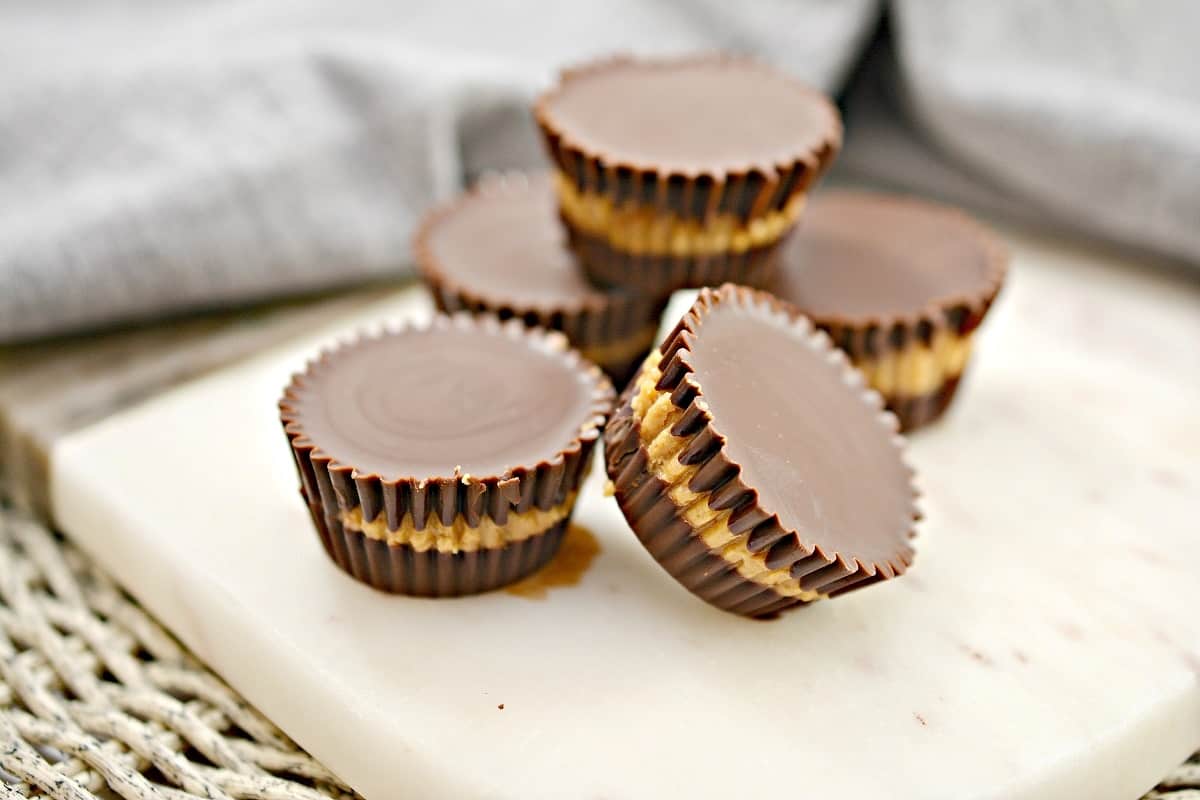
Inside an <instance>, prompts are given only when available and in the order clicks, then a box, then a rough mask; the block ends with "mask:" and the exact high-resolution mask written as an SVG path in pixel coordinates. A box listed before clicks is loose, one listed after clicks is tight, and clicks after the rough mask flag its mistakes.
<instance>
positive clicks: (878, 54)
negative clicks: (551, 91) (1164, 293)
mask: <svg viewBox="0 0 1200 800" xmlns="http://www.w3.org/2000/svg"><path fill="white" fill-rule="evenodd" d="M1196 31H1200V4H1196V3H1195V2H1190V1H1189V0H1158V1H1157V2H1153V3H1135V2H1122V1H1121V0H1066V1H1063V2H1055V3H1045V2H1041V1H1040V0H1009V1H1008V2H1003V3H993V2H955V1H952V0H889V2H883V0H786V1H785V0H760V1H759V2H755V3H746V4H735V3H728V2H724V1H723V0H690V1H689V0H674V1H673V2H672V1H671V0H617V1H616V2H605V3H593V4H582V3H579V4H577V3H553V2H536V0H508V1H507V2H483V1H482V0H477V1H476V2H441V3H429V2H410V1H404V2H401V1H399V0H342V1H341V2H338V3H328V2H312V1H311V0H309V1H308V2H305V1H303V0H251V1H250V2H206V3H195V2H181V1H180V0H155V1H154V2H149V1H146V2H116V1H115V0H96V1H95V2H88V3H70V2H62V1H61V0H56V1H53V2H36V3H11V4H5V5H4V6H3V7H2V8H0V343H12V342H17V341H27V340H31V339H36V338H39V337H46V336H56V335H60V334H65V333H70V332H79V331H91V330H97V329H102V328H106V327H110V326H114V325H118V324H122V323H129V322H136V321H143V320H147V319H157V318H162V317H164V316H170V315H175V314H179V313H182V312H188V311H196V310H204V309H213V308H226V307H231V306H238V305H243V304H250V303H257V302H261V301H264V300H267V299H271V298H278V297H285V296H291V295H297V294H304V293H311V292H314V291H318V290H323V289H327V288H330V287H336V286H349V285H355V284H362V283H364V282H373V281H378V280H390V279H393V278H395V277H397V276H401V275H404V274H406V273H407V272H408V271H409V269H410V265H409V254H408V237H409V234H410V233H411V231H412V228H413V225H414V221H415V220H416V218H417V217H418V216H419V214H420V213H421V212H422V211H423V210H424V209H425V208H426V207H427V206H428V205H429V204H430V203H432V202H435V201H436V200H439V199H443V198H445V197H447V196H448V195H450V194H451V193H453V192H454V191H455V190H456V189H457V188H458V187H460V186H461V185H463V184H464V183H465V182H469V181H470V180H472V179H473V178H474V177H476V176H478V175H479V174H480V173H482V172H484V171H486V170H488V169H500V168H511V167H524V166H538V165H541V164H542V163H543V158H542V154H541V153H540V151H539V146H540V145H539V144H538V142H537V140H536V138H535V135H534V128H533V125H532V121H531V118H530V113H529V110H528V108H529V102H530V100H531V98H532V97H533V96H534V95H535V94H536V93H537V91H538V90H539V89H541V88H543V87H545V86H546V85H548V83H549V82H550V81H551V80H552V79H553V76H554V74H555V72H556V71H557V70H558V69H559V68H560V67H561V66H563V65H565V64H568V63H571V62H576V61H579V60H581V59H586V58H588V57H590V56H594V55H598V54H602V53H608V52H611V51H614V50H626V51H632V52H635V53H650V52H677V51H694V50H711V49H723V50H732V51H738V52H744V53H751V54H754V55H756V56H758V57H760V58H762V59H764V60H767V61H769V62H772V63H774V64H776V65H778V66H780V67H782V68H784V69H785V70H787V71H789V72H792V73H794V74H796V75H799V76H801V77H803V78H805V79H806V80H808V81H810V82H812V83H814V84H816V85H817V86H820V87H821V88H823V89H824V90H825V91H827V92H829V93H830V94H832V95H834V96H835V97H837V98H838V99H839V102H840V103H841V106H842V108H843V112H844V114H845V118H846V127H847V146H846V149H845V151H844V153H843V155H842V156H841V158H840V159H839V162H838V164H837V167H836V169H835V174H834V176H833V179H834V180H853V181H865V182H870V183H874V184H879V185H884V186H890V187H893V188H899V189H904V190H910V191H915V192H920V193H925V194H930V195H933V196H937V197H940V198H942V199H946V200H949V201H951V202H956V203H960V204H963V205H967V206H970V207H972V208H975V209H977V210H982V211H983V212H985V213H988V214H990V215H992V216H996V215H999V216H1001V217H1008V218H1013V219H1018V220H1024V221H1027V222H1033V223H1036V224H1037V225H1040V226H1043V227H1048V228H1050V229H1052V230H1055V231H1060V232H1070V233H1071V234H1072V235H1075V234H1080V235H1084V236H1087V237H1091V238H1095V239H1100V240H1104V241H1106V242H1111V243H1115V244H1117V245H1120V246H1121V247H1122V248H1129V249H1132V250H1134V251H1140V252H1145V253H1153V254H1155V255H1156V256H1166V257H1168V258H1169V259H1170V260H1172V261H1173V262H1175V263H1178V264H1183V265H1185V266H1192V267H1194V266H1196V265H1197V264H1198V263H1200V57H1197V55H1196V51H1195V36H1194V34H1195V32H1196Z"/></svg>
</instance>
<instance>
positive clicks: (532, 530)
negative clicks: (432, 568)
mask: <svg viewBox="0 0 1200 800" xmlns="http://www.w3.org/2000/svg"><path fill="white" fill-rule="evenodd" d="M575 496H576V493H575V492H571V493H570V494H569V495H568V496H567V499H566V500H564V501H563V502H562V503H559V504H558V505H556V506H553V507H552V508H547V509H541V508H531V509H529V510H528V511H523V512H520V513H510V514H509V515H508V521H506V522H505V523H504V524H503V525H501V524H499V523H497V522H496V521H495V520H493V519H491V518H490V517H484V518H483V519H481V520H480V521H479V524H478V525H475V526H470V525H468V524H467V521H466V519H465V518H464V517H463V516H462V515H459V516H457V517H455V518H454V522H453V523H451V524H450V525H446V524H445V523H443V522H442V521H441V520H439V519H436V518H434V519H431V520H430V521H429V522H427V523H426V525H425V527H424V529H422V530H417V528H416V525H415V524H414V523H413V520H412V517H411V516H406V517H404V519H403V520H402V521H401V524H400V527H399V528H397V529H395V530H393V529H391V528H389V527H388V524H387V519H386V518H385V517H384V516H383V515H382V514H380V515H378V516H376V517H375V518H374V519H370V520H364V519H363V515H362V508H361V507H356V508H352V509H350V510H348V511H342V512H341V514H340V521H341V523H342V526H343V527H345V528H346V529H347V530H352V531H359V532H360V533H362V534H363V535H364V536H366V537H368V538H370V539H376V540H378V541H381V542H387V543H388V544H390V545H406V546H408V547H411V548H412V549H414V550H416V551H417V552H419V553H423V552H426V551H428V550H437V551H438V552H439V553H459V552H465V553H470V552H473V551H475V550H480V549H488V548H498V547H504V546H505V545H508V544H511V543H513V542H520V541H524V540H525V539H529V538H531V537H533V536H537V535H538V534H541V533H544V532H546V531H548V530H550V529H551V528H552V527H554V526H555V525H557V524H558V523H559V522H562V521H563V520H564V519H566V518H567V517H569V516H570V515H571V510H572V508H574V506H575Z"/></svg>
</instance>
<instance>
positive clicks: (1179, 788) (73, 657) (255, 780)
mask: <svg viewBox="0 0 1200 800" xmlns="http://www.w3.org/2000/svg"><path fill="white" fill-rule="evenodd" d="M24 797H31V798H53V799H54V800H113V799H114V798H125V799H126V800H193V798H210V799H211V800H226V799H227V798H228V799H229V800H233V799H234V798H238V799H240V798H253V799H254V800H322V799H323V798H342V799H343V800H353V799H354V798H357V797H358V796H357V795H355V794H354V793H353V792H352V791H351V790H350V789H349V788H348V787H347V786H346V785H345V784H344V783H342V782H341V781H339V780H338V779H337V778H336V777H335V776H334V775H333V774H332V773H331V772H329V770H327V769H326V768H325V767H323V766H322V765H321V764H320V763H318V762H317V761H316V760H315V759H313V758H312V756H310V755H308V754H307V753H305V752H304V751H302V750H300V749H299V748H298V747H296V745H295V744H293V743H292V742H291V741H290V740H289V739H288V738H287V737H286V736H284V735H283V734H282V733H281V732H280V731H279V730H278V729H277V728H276V727H275V726H274V725H272V724H271V723H270V722H268V721H267V720H266V718H264V717H263V716H262V715H261V714H259V713H258V712H257V711H255V710H254V709H253V708H251V707H250V706H249V705H248V704H247V703H246V701H245V700H243V699H242V698H241V697H239V696H238V695H237V694H236V693H235V692H234V691H233V690H232V689H230V688H229V687H228V686H226V685H225V684H224V683H222V682H221V681H220V680H219V679H217V678H216V677H215V676H214V675H213V674H212V673H210V672H209V671H208V670H206V669H205V668H204V667H203V666H201V665H200V664H199V663H198V662H197V661H196V660H195V658H193V657H192V656H191V655H190V654H189V653H188V652H187V651H186V650H184V649H183V648H182V647H181V646H180V645H179V643H178V642H176V641H175V640H174V639H173V638H171V636H170V634H168V633H167V632H166V631H165V630H163V629H162V628H161V627H160V626H159V625H158V623H156V622H155V621H154V620H153V619H152V618H151V617H150V616H149V615H148V614H147V613H146V612H145V611H143V610H142V609H141V608H140V607H139V606H138V605H137V604H136V603H135V602H134V601H133V600H132V599H130V598H129V597H128V596H127V595H126V594H124V593H123V592H122V591H121V590H120V589H119V588H118V587H117V586H116V585H114V584H113V583H112V581H111V580H110V579H109V578H108V577H107V576H106V575H105V574H104V573H102V572H100V570H99V569H97V568H96V566H95V565H94V564H92V563H91V561H90V560H89V559H88V558H87V557H86V556H85V555H83V554H82V553H80V552H79V551H78V550H76V549H75V548H74V547H72V546H71V545H70V543H68V542H65V541H63V540H62V539H61V538H59V537H57V536H55V535H54V534H52V533H51V532H50V531H48V530H46V529H45V528H44V527H42V526H41V525H40V524H38V523H35V522H33V521H31V520H30V519H29V518H27V517H25V516H23V515H19V514H17V513H15V512H12V511H10V510H8V509H5V508H0V800H12V799H13V798H24ZM1143 800H1200V753H1197V754H1196V755H1195V756H1193V757H1192V759H1191V760H1190V761H1188V762H1187V763H1186V764H1183V765H1181V766H1180V767H1179V768H1177V769H1176V770H1174V771H1173V772H1171V774H1169V775H1168V776H1167V777H1166V778H1164V779H1163V781H1162V782H1161V783H1160V784H1159V785H1158V786H1157V787H1156V788H1155V789H1154V790H1153V791H1151V792H1150V793H1149V794H1147V795H1146V796H1145V797H1144V798H1143Z"/></svg>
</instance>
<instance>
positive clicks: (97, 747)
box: [0, 509, 355, 800]
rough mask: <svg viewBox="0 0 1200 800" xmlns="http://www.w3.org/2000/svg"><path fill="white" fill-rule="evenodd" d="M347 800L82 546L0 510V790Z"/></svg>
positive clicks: (59, 796) (60, 795) (165, 799)
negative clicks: (90, 559) (81, 551)
mask: <svg viewBox="0 0 1200 800" xmlns="http://www.w3.org/2000/svg"><path fill="white" fill-rule="evenodd" d="M17 797H36V798H55V800H96V798H117V797H120V798H128V799H129V800H135V799H136V800H160V798H161V800H185V799H188V800H190V798H213V800H217V799H219V800H226V798H258V799H261V800H325V798H331V797H336V798H352V797H355V795H353V794H352V793H351V791H350V789H349V788H348V787H346V785H345V784H343V783H342V782H341V781H340V780H338V779H337V778H336V777H335V776H334V775H333V774H332V773H330V772H329V771H328V770H327V769H326V768H325V767H323V766H322V765H321V764H319V763H318V762H317V761H316V760H314V759H313V758H312V757H311V756H309V755H308V754H306V753H304V752H303V751H301V750H300V749H299V748H297V747H296V746H295V745H294V744H293V743H292V742H291V741H290V740H288V738H287V737H285V736H284V735H283V734H282V733H281V732H280V731H279V730H278V729H276V728H275V726H273V725H272V724H271V723H270V722H268V721H267V720H266V719H265V718H264V717H263V716H262V715H261V714H259V713H258V712H257V711H255V710H254V709H253V708H251V707H250V706H249V705H248V704H247V703H246V701H245V700H243V699H242V698H241V697H239V696H238V695H237V694H235V693H234V692H233V691H232V690H231V689H230V688H229V687H227V686H226V685H225V684H223V683H222V682H221V681H219V680H218V679H217V678H216V677H214V676H213V675H212V674H211V673H209V672H208V671H207V670H205V669H204V668H203V667H202V666H200V665H199V664H198V663H197V662H196V660H195V659H194V658H193V657H192V656H190V655H189V654H188V653H187V652H186V651H184V650H183V649H182V647H181V646H180V645H179V644H178V643H177V642H176V641H175V640H174V639H172V638H171V637H170V635H168V634H167V633H166V632H165V631H164V630H163V629H162V628H161V627H159V625H158V624H157V623H156V622H154V620H152V619H151V618H150V617H149V616H148V615H147V614H146V612H145V611H143V610H142V609H141V608H139V607H138V606H137V605H136V604H135V603H134V602H133V601H132V600H130V599H129V598H128V597H127V596H126V595H124V594H123V593H122V592H121V591H120V590H119V589H118V588H117V587H116V586H115V585H114V584H113V583H112V582H111V581H110V579H109V578H108V577H107V576H105V575H104V574H103V573H101V572H100V571H99V570H98V569H97V568H96V567H95V566H94V565H93V564H92V563H91V562H90V561H89V560H88V559H87V558H86V557H85V556H84V555H83V554H82V553H80V552H79V551H78V550H76V549H75V548H73V547H71V546H70V545H69V544H67V543H65V542H63V541H62V540H60V539H58V538H57V537H55V536H54V535H53V534H51V533H50V532H49V531H47V530H46V529H45V528H43V527H42V526H40V525H38V524H36V523H34V522H32V521H30V520H29V519H27V518H25V517H22V516H19V515H17V514H15V513H13V512H11V511H9V510H7V509H0V798H3V799H4V800H8V798H17Z"/></svg>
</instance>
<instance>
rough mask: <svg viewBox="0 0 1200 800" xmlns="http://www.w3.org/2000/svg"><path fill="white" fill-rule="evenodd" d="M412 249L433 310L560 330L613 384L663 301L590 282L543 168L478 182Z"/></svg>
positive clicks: (650, 335)
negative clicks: (568, 237) (534, 172)
mask: <svg viewBox="0 0 1200 800" xmlns="http://www.w3.org/2000/svg"><path fill="white" fill-rule="evenodd" d="M414 249H415V251H416V261H417V266H418V268H419V269H420V271H421V274H422V276H423V277H424V278H425V281H426V283H428V285H429V287H430V289H431V291H432V292H433V296H434V298H435V300H436V302H437V305H438V307H439V308H440V309H441V310H443V311H447V312H454V311H470V312H475V313H482V312H487V313H492V314H496V315H497V316H499V317H500V318H501V319H510V318H516V319H520V320H522V321H524V322H525V324H527V325H538V326H541V327H544V328H551V329H554V330H559V331H562V332H563V333H564V334H566V336H567V338H568V339H569V340H570V342H571V344H572V345H573V346H574V347H576V348H578V349H579V351H580V352H581V353H582V354H583V356H584V357H585V358H587V359H589V360H591V361H593V362H594V363H596V364H598V365H600V367H601V368H602V369H604V370H605V371H606V372H608V374H609V375H610V376H611V377H612V378H613V380H614V381H616V382H617V383H619V384H621V385H624V383H625V381H626V380H628V378H629V376H630V374H631V373H632V372H633V371H634V370H636V369H637V366H638V364H640V363H641V361H642V359H643V358H645V356H646V353H647V352H648V351H649V350H650V348H651V347H652V346H653V344H654V335H655V333H656V332H657V329H658V318H659V315H660V314H661V313H662V308H663V302H662V301H661V300H658V299H655V298H652V297H651V296H649V295H645V294H642V293H638V292H633V291H628V290H624V289H614V290H607V291H605V290H601V289H597V288H594V287H593V286H592V285H591V284H590V283H588V281H587V280H586V279H585V278H584V276H583V274H582V272H581V271H580V269H579V267H578V265H577V264H576V261H575V257H574V256H573V254H572V253H571V250H570V248H569V246H568V245H567V242H566V235H565V233H564V231H563V227H562V225H561V223H560V222H559V219H558V212H557V206H556V202H555V196H554V189H553V186H552V184H551V179H550V176H549V175H547V174H540V175H533V176H526V175H522V174H519V173H512V174H507V175H504V176H496V177H494V178H491V179H488V180H485V181H483V182H481V183H480V184H479V185H478V186H477V187H476V188H475V189H473V190H472V191H470V192H467V193H466V194H464V195H463V196H461V197H460V198H458V199H457V200H456V201H454V202H453V203H451V204H449V205H447V206H445V207H443V208H441V209H438V210H436V211H433V212H431V213H430V214H429V215H428V216H426V218H425V220H424V222H423V223H422V224H421V227H420V229H419V230H418V232H417V236H416V239H415V248H414Z"/></svg>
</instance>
